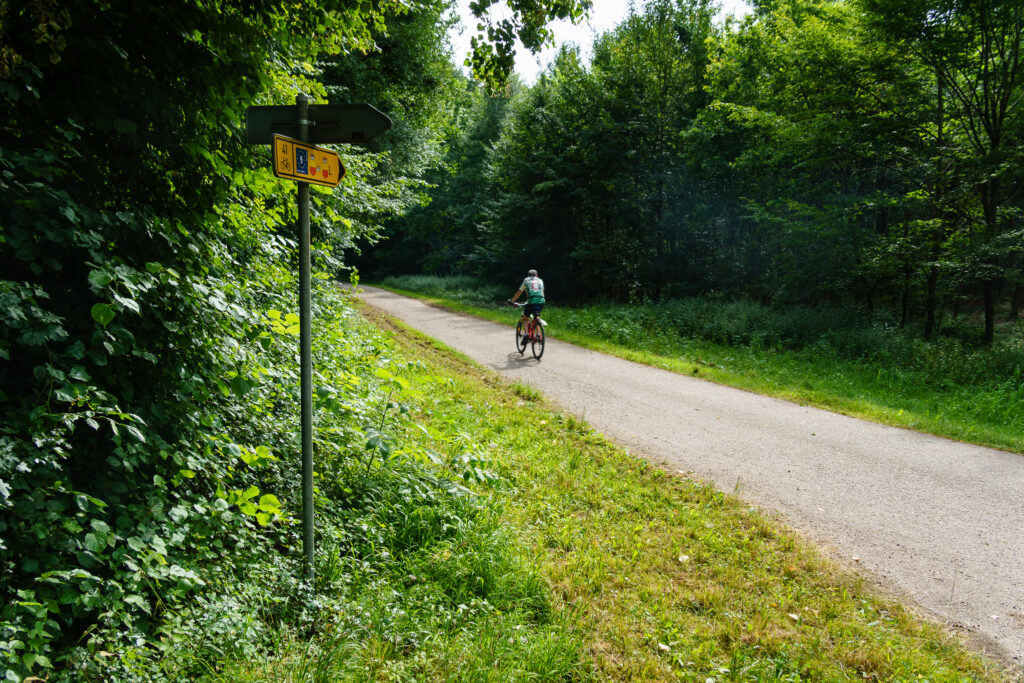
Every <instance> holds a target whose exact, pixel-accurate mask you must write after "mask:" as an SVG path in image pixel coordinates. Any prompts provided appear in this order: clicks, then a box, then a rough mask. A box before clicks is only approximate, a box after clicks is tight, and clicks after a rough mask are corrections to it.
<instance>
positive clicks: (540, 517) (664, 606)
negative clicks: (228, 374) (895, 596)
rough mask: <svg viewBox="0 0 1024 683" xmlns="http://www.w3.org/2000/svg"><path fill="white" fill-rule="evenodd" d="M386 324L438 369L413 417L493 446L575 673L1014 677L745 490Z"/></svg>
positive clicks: (498, 502)
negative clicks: (660, 456) (666, 464)
mask: <svg viewBox="0 0 1024 683" xmlns="http://www.w3.org/2000/svg"><path fill="white" fill-rule="evenodd" d="M383 324H385V325H386V326H388V327H390V329H392V330H393V331H394V334H395V338H396V340H397V341H398V343H399V344H400V345H401V346H402V347H403V348H404V349H406V353H409V354H410V355H412V356H414V357H416V358H419V359H420V360H421V361H424V362H425V363H426V364H427V365H428V366H429V368H430V373H431V374H432V375H434V376H440V377H444V378H445V382H444V386H445V387H446V390H445V391H443V392H440V393H434V394H433V395H432V397H431V404H430V405H429V407H427V408H426V409H425V410H424V411H423V412H422V414H421V415H420V416H419V419H422V420H423V421H424V424H426V425H428V426H429V427H430V428H432V429H436V430H438V431H437V434H438V436H440V437H441V440H442V441H444V440H446V439H449V438H451V436H452V435H453V434H463V435H465V436H468V437H469V441H470V442H472V443H473V444H475V445H476V446H477V447H478V448H481V449H483V450H485V451H486V453H487V454H488V459H489V462H491V463H492V464H493V467H494V471H495V474H496V475H497V476H498V477H499V478H500V481H501V482H502V484H501V485H498V486H496V487H495V488H493V489H490V490H488V491H487V492H486V493H485V495H487V497H488V498H489V500H490V504H491V505H493V506H494V509H495V510H497V511H498V514H499V515H500V517H501V519H502V520H503V524H504V525H505V527H506V528H507V529H508V530H509V532H510V533H511V534H512V535H513V536H514V537H515V539H516V544H517V546H518V547H519V548H520V550H519V553H518V554H519V555H520V556H521V557H522V558H524V561H525V563H526V564H527V566H530V567H532V568H533V570H534V571H536V572H537V574H538V575H539V576H540V577H542V578H543V580H544V581H545V583H546V584H547V585H548V586H549V588H550V591H551V601H552V602H551V610H552V614H553V615H555V616H553V617H552V621H551V623H552V624H554V625H555V626H553V627H552V629H551V630H548V631H545V632H544V633H542V634H537V635H536V637H538V638H539V640H540V641H541V645H540V646H541V647H542V648H543V647H545V646H544V643H548V642H549V641H551V640H552V639H553V640H555V641H558V640H560V639H562V638H570V639H575V640H572V642H574V643H576V642H578V643H580V644H581V645H582V647H583V650H584V652H583V654H582V661H581V662H579V663H578V664H577V666H576V667H575V668H573V669H572V670H571V676H570V679H573V678H579V679H583V680H616V681H618V680H643V681H659V680H665V681H669V680H682V681H702V682H706V681H709V680H714V681H761V680H783V681H785V680H793V681H795V680H879V681H881V680H918V679H926V680H933V681H963V680H1000V679H1003V678H1009V675H1008V673H1007V672H1005V671H1003V670H1001V669H1000V667H999V665H998V664H995V663H993V662H991V661H986V660H985V659H983V658H981V657H979V656H977V655H975V654H972V653H971V652H969V651H968V650H967V649H966V648H965V647H963V645H962V644H960V643H959V642H958V641H957V640H956V638H955V637H953V636H951V635H950V634H949V633H946V632H944V631H943V630H942V629H941V628H939V627H938V626H936V625H933V624H929V623H927V622H925V621H923V620H922V619H921V618H920V617H919V616H917V615H915V614H913V613H911V612H909V611H908V610H906V609H905V608H903V607H901V606H900V605H898V604H895V603H893V602H890V601H887V600H885V599H882V598H879V597H878V596H875V595H873V594H872V592H871V591H870V589H869V588H868V587H867V586H866V585H865V584H864V582H863V581H862V580H861V579H860V578H858V577H857V576H856V575H854V574H852V573H850V572H848V571H846V570H844V569H842V568H840V567H838V566H837V565H835V564H834V563H832V562H831V561H829V560H827V559H825V558H823V557H822V556H821V555H820V554H818V553H817V552H816V551H815V550H814V549H813V548H812V547H811V546H810V545H808V544H806V543H804V542H802V541H801V540H800V539H799V538H797V537H796V536H795V535H794V534H792V533H791V532H789V531H788V530H786V529H784V528H781V526H780V525H779V524H778V523H777V522H775V521H773V520H771V519H769V518H767V517H765V516H764V515H762V514H760V513H759V512H758V511H756V510H754V509H752V508H750V507H748V506H747V505H745V504H743V503H742V502H741V501H739V500H738V499H736V498H733V497H731V496H728V495H723V494H722V493H720V492H718V491H716V490H715V489H714V488H713V487H712V486H710V485H708V484H706V483H704V482H700V481H695V480H692V479H687V478H683V477H679V476H675V475H670V474H667V473H665V472H663V471H660V470H659V469H657V468H655V467H652V466H650V465H648V464H646V463H644V462H642V461H640V460H639V459H637V458H635V457H633V456H631V455H630V454H628V453H627V452H625V451H624V450H623V449H621V448H619V447H617V446H615V445H613V444H611V443H609V442H608V441H607V440H606V439H604V438H603V437H602V436H601V435H599V434H597V433H595V432H593V431H592V430H591V429H590V428H589V427H588V426H587V425H586V424H585V423H583V422H580V421H578V420H576V419H574V418H571V417H565V416H563V415H561V414H559V413H557V412H555V411H553V410H551V409H550V408H549V407H548V406H547V405H545V403H544V402H543V400H542V399H541V398H540V397H539V396H538V395H537V394H536V393H535V392H531V391H530V388H529V387H524V386H521V385H516V384H508V383H507V382H505V381H504V380H502V379H500V378H498V377H497V376H495V375H493V374H491V373H488V372H486V371H484V370H482V369H480V368H479V367H478V366H475V365H473V364H471V363H469V362H467V361H466V360H465V359H462V358H460V357H458V356H457V355H454V354H451V353H449V352H447V351H446V350H445V349H443V347H439V346H438V345H436V344H435V343H433V342H431V341H429V340H426V339H425V338H423V337H422V336H420V335H419V334H418V333H415V332H413V331H410V330H408V329H406V328H404V327H402V326H400V325H398V324H395V323H393V322H390V321H388V322H384V323H383ZM560 629H568V635H565V634H563V633H562V632H561V630H560ZM503 637H505V635H504V634H502V635H501V636H500V637H499V638H497V639H496V641H495V642H497V641H500V640H501V638H503ZM511 637H512V638H516V635H515V633H514V632H513V634H512V635H511ZM519 637H520V638H523V639H526V640H530V639H531V638H533V637H535V636H534V635H533V634H531V633H530V632H529V631H527V632H525V633H524V634H523V635H521V636H519ZM489 643H490V644H489ZM482 647H483V648H484V653H485V654H483V655H482V656H483V657H484V659H486V660H488V661H493V662H494V668H493V669H491V670H490V671H489V673H488V675H487V676H486V677H485V678H486V679H487V680H515V679H516V677H515V676H514V675H510V674H509V672H508V670H505V669H503V665H502V663H501V662H502V660H501V657H500V650H499V651H496V652H491V651H490V650H489V649H488V648H491V647H494V645H493V643H491V641H485V642H484V643H483V644H482ZM553 659H554V660H556V661H557V660H559V658H558V657H553ZM558 671H559V669H558V668H557V667H555V668H552V669H551V670H550V673H544V672H542V671H536V673H537V676H536V678H537V679H539V680H553V679H558V678H560V674H559V673H558ZM561 671H562V673H563V674H564V673H566V670H565V669H564V668H563V669H562V670H561Z"/></svg>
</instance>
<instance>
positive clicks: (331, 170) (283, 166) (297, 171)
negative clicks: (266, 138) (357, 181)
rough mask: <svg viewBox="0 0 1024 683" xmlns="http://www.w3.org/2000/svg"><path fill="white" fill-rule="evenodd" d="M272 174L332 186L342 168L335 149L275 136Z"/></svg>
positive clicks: (343, 173) (337, 180) (340, 176)
mask: <svg viewBox="0 0 1024 683" xmlns="http://www.w3.org/2000/svg"><path fill="white" fill-rule="evenodd" d="M271 149H272V150H273V153H274V175H276V176H277V177H278V178H286V179H288V180H298V181H300V182H303V183H313V184H315V185H327V186H328V187H335V186H336V185H337V184H338V183H340V182H341V179H342V178H344V177H345V167H344V166H343V165H342V164H341V159H339V158H338V155H337V154H336V153H335V152H332V151H331V150H329V149H324V148H323V147H314V146H313V145H308V144H306V143H305V142H302V141H300V140H295V139H293V138H286V137H285V136H283V135H275V136H274V143H273V145H272V146H271Z"/></svg>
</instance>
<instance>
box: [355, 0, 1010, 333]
mask: <svg viewBox="0 0 1024 683" xmlns="http://www.w3.org/2000/svg"><path fill="white" fill-rule="evenodd" d="M898 5H899V7H898V9H894V6H893V5H892V3H884V2H874V1H873V0H842V1H819V0H812V1H804V0H784V1H781V2H770V3H769V2H765V3H758V4H757V7H756V11H755V12H753V13H752V14H751V15H749V16H748V17H747V18H746V19H744V20H742V21H740V22H727V23H724V24H715V23H714V22H712V14H713V8H712V7H711V6H710V5H709V3H706V2H703V1H700V0H666V1H664V2H661V1H659V2H652V3H648V4H647V5H646V6H644V7H643V8H642V9H637V10H634V12H633V14H631V15H630V16H629V17H628V18H627V19H626V20H625V21H624V22H623V24H622V25H621V26H619V27H617V28H616V29H614V30H613V31H610V32H608V33H606V34H605V35H603V36H600V37H599V38H598V39H597V41H596V43H595V46H594V57H593V60H592V61H591V63H590V64H584V63H582V62H581V60H580V56H579V54H578V53H576V52H574V51H572V50H563V51H562V53H561V54H560V55H559V56H558V57H557V58H556V60H555V62H554V64H553V65H552V66H551V68H550V70H549V71H548V72H547V73H546V74H545V75H543V76H542V77H541V79H540V80H539V82H538V83H537V84H536V85H534V86H533V87H531V88H528V89H524V90H521V91H519V92H516V93H515V94H514V95H513V97H512V99H511V101H510V102H509V103H508V105H507V107H506V112H505V113H504V115H503V118H502V120H501V121H499V122H494V121H493V119H492V118H490V117H491V115H492V112H491V111H490V110H487V109H483V108H477V109H474V110H470V114H471V119H470V121H471V123H470V125H469V128H470V129H473V126H474V124H473V123H472V122H475V124H478V125H483V124H484V123H487V124H489V125H488V127H487V129H486V130H487V131H489V133H490V137H488V136H486V135H478V136H477V137H476V141H478V142H479V143H480V144H482V145H485V146H486V147H487V152H486V155H485V157H484V159H483V160H482V161H479V160H476V159H474V160H473V162H472V163H470V164H467V165H466V166H465V167H461V166H459V165H457V164H454V163H453V164H451V165H449V167H448V172H449V173H450V175H445V174H444V173H442V180H441V181H439V182H438V183H437V187H436V189H434V190H432V191H431V197H432V199H433V201H432V203H430V204H428V205H426V206H424V207H423V208H421V209H418V210H417V212H416V213H415V217H416V218H415V220H416V226H417V227H416V228H413V229H408V228H407V227H405V226H402V227H399V228H398V229H396V230H395V231H394V233H393V235H394V236H393V244H392V245H388V246H387V247H386V249H387V250H388V251H387V252H386V253H383V254H381V255H380V256H378V258H377V259H376V260H375V261H373V262H367V263H365V267H366V270H367V272H368V273H369V274H370V275H371V277H375V278H379V277H382V276H384V275H391V274H400V273H406V272H416V271H417V270H422V271H423V272H428V273H434V274H446V273H449V274H462V273H470V274H474V275H478V276H481V277H485V278H499V277H500V278H509V277H511V276H512V274H514V273H515V272H518V271H519V270H522V269H523V268H524V267H528V266H527V265H526V264H527V262H529V267H536V268H538V269H539V270H541V271H542V272H544V273H545V274H546V278H547V279H548V280H549V281H550V282H551V283H553V284H554V283H560V286H561V288H562V291H563V292H564V294H565V299H568V300H579V301H591V300H600V299H603V298H609V299H613V300H616V301H620V302H642V301H657V300H659V299H662V298H664V297H681V296H692V295H706V294H721V293H725V294H727V295H730V296H738V297H749V298H753V299H755V300H757V301H759V302H764V303H767V302H775V303H786V304H796V305H804V304H810V305H818V304H825V305H855V306H863V307H866V308H869V309H870V308H873V307H876V306H877V307H880V308H886V309H889V310H892V309H895V310H898V311H899V314H898V320H899V324H900V325H901V326H906V325H910V324H912V322H913V321H914V319H915V318H918V319H922V320H923V321H924V326H925V334H926V336H928V337H932V336H935V335H937V334H938V333H939V328H940V327H941V324H942V319H943V317H944V316H948V315H949V313H950V311H951V310H952V311H957V310H958V309H960V308H962V307H964V306H968V307H972V308H977V309H979V311H980V313H981V315H982V317H983V320H984V326H983V335H984V338H985V340H986V342H987V343H992V342H993V340H994V330H995V318H996V315H997V313H999V309H1000V306H1001V305H1004V306H1005V305H1006V304H1009V307H1008V308H1009V311H1008V312H1009V314H1010V315H1011V316H1013V317H1019V315H1020V310H1021V309H1020V306H1021V301H1022V300H1024V299H1022V297H1024V283H1022V281H1021V273H1022V272H1024V267H1022V261H1021V258H1022V254H1024V252H1022V251H1021V244H1022V242H1021V225H1020V220H1021V216H1022V215H1024V214H1022V213H1021V203H1020V199H1021V197H1022V196H1024V193H1022V192H1021V180H1020V178H1019V174H1015V173H1014V168H1015V166H1014V164H1013V163H1012V162H1011V161H1010V160H1011V159H1013V158H1017V157H1019V156H1020V152H1021V149H1022V148H1024V147H1022V145H1024V138H1022V137H1021V133H1022V131H1024V128H1022V127H1021V125H1020V122H1021V120H1022V111H1024V110H1022V109H1021V107H1022V104H1021V103H1022V102H1024V100H1022V99H1021V98H1020V97H1019V95H1020V92H1021V88H1022V87H1024V67H1022V66H1021V65H1022V64H1024V60H1021V59H1019V57H1020V54H1021V50H1022V49H1024V42H1022V40H1024V35H1022V34H1021V32H1020V30H1019V27H1020V25H1021V21H1020V20H1021V16H1020V13H1021V11H1022V9H1021V6H1020V4H1019V3H1000V2H989V1H982V0H979V1H978V2H969V3H966V4H965V3H955V2H943V1H938V0H936V1H931V0H907V1H906V2H900V3H898ZM495 123H498V124H499V125H495ZM495 132H497V137H494V135H495ZM462 137H463V136H462V135H461V134H460V136H459V139H460V143H459V144H461V139H462ZM441 170H442V171H443V170H444V169H441ZM455 188H458V189H460V190H463V191H461V192H456V191H453V189H455ZM466 190H468V191H466ZM419 226H422V227H419ZM389 255H390V256H393V258H389Z"/></svg>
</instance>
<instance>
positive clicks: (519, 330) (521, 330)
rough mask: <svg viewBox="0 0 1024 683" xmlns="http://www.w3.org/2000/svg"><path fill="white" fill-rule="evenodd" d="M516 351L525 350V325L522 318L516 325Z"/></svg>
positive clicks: (521, 351)
mask: <svg viewBox="0 0 1024 683" xmlns="http://www.w3.org/2000/svg"><path fill="white" fill-rule="evenodd" d="M516 351H518V352H519V353H523V352H524V351H526V325H524V324H523V321H522V320H520V321H519V323H518V324H517V325H516Z"/></svg>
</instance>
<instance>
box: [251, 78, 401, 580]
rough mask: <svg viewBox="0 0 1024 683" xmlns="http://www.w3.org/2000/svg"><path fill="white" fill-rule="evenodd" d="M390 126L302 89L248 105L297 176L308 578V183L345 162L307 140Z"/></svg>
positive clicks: (256, 132)
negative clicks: (291, 97) (285, 99)
mask: <svg viewBox="0 0 1024 683" xmlns="http://www.w3.org/2000/svg"><path fill="white" fill-rule="evenodd" d="M389 128H391V119H389V118H388V117H387V116H386V115H385V114H383V113H381V112H380V111H378V110H377V109H375V108H374V107H372V106H370V105H369V104H313V105H311V104H310V103H309V97H307V96H306V95H304V94H302V93H300V94H298V95H297V96H296V97H295V106H272V107H249V108H248V109H246V110H245V136H246V140H247V141H248V142H249V143H251V144H255V145H271V152H272V155H273V159H274V175H276V176H278V177H279V178H288V179H290V180H295V181H298V183H299V190H298V202H299V356H300V360H299V363H300V370H301V372H300V374H301V382H302V386H301V396H302V400H301V403H302V416H301V422H302V552H303V556H304V558H305V574H306V580H308V581H312V580H313V559H314V546H313V343H312V341H313V330H312V320H311V313H310V304H311V302H312V296H311V293H310V290H311V285H310V279H311V277H310V253H309V252H310V246H309V184H310V183H317V184H319V185H327V186H329V187H334V186H336V185H337V184H338V183H339V182H340V181H341V179H342V178H343V177H344V175H345V168H344V166H342V164H341V160H340V159H339V158H338V155H337V154H335V153H334V152H332V151H330V150H327V149H322V148H320V147H314V146H312V145H310V144H308V143H311V142H313V143H321V144H339V143H348V144H363V143H367V142H370V141H371V140H373V139H374V138H376V137H377V136H379V135H381V134H383V133H384V132H386V131H387V130H388V129H389Z"/></svg>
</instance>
